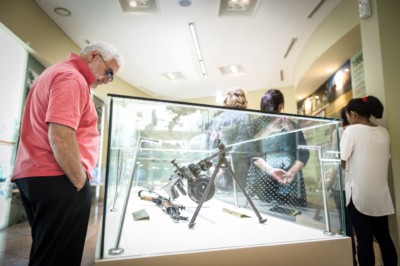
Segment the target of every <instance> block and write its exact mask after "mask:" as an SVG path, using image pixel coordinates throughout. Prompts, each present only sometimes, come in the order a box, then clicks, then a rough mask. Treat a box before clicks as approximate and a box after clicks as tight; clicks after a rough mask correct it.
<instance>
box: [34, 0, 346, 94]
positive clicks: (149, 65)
mask: <svg viewBox="0 0 400 266" xmlns="http://www.w3.org/2000/svg"><path fill="white" fill-rule="evenodd" d="M341 1H342V0H326V1H321V0H261V1H260V3H259V5H258V8H257V9H256V12H255V14H253V15H252V16H248V17H244V16H225V17H220V16H219V15H218V14H219V8H220V1H219V0H192V1H191V2H192V3H191V5H190V6H187V7H182V6H180V5H179V1H178V0H156V3H157V6H158V12H157V13H155V14H151V15H143V14H142V15H135V14H128V13H123V12H122V9H121V5H120V3H119V1H118V0H68V1H66V0H35V2H36V3H37V4H38V5H39V6H40V7H41V8H42V9H43V10H44V12H45V13H47V14H48V16H49V17H50V18H51V19H52V20H53V21H54V22H55V23H56V24H57V25H58V26H59V27H60V28H61V29H62V30H63V31H64V32H65V34H66V35H68V36H69V37H70V38H71V39H72V40H73V41H74V42H75V43H76V44H77V45H78V46H79V47H83V46H84V45H85V44H86V41H91V42H93V41H107V42H110V43H112V44H114V45H115V46H116V47H118V48H119V49H120V51H121V53H122V54H123V56H124V58H125V67H124V69H123V70H122V71H121V72H120V73H119V74H118V75H117V76H118V77H119V78H121V79H122V80H124V81H125V82H127V83H129V84H131V85H132V86H134V87H136V88H138V89H140V90H143V91H144V92H146V93H149V94H150V95H152V96H154V97H156V98H166V99H176V100H185V99H191V98H201V97H208V96H214V95H216V94H217V93H221V92H223V91H225V90H226V89H227V88H229V87H232V86H240V87H242V88H244V89H246V90H248V91H252V90H260V89H267V88H281V87H286V86H294V85H295V84H294V77H293V73H294V71H293V69H294V66H295V64H296V60H297V58H298V56H299V54H300V53H301V51H302V49H303V47H304V45H305V44H306V43H307V40H308V38H309V37H310V36H311V35H312V33H313V32H314V31H315V30H316V29H317V28H318V26H319V25H320V24H321V22H322V21H323V20H324V19H325V18H326V17H327V16H328V15H329V13H330V12H331V11H332V10H333V9H334V8H335V7H336V6H337V5H338V4H339V3H340V2H341ZM320 2H323V4H322V6H321V8H320V9H319V10H318V11H317V12H316V13H315V15H314V16H313V17H312V18H311V19H308V18H307V16H308V15H309V14H310V13H311V12H312V11H313V9H314V8H315V7H316V6H317V5H318V4H319V3H320ZM56 7H63V8H66V9H68V10H70V11H71V13H72V14H71V16H69V17H62V16H59V15H57V14H56V13H55V12H54V8H56ZM189 22H194V23H195V25H196V28H197V34H198V38H199V43H200V48H201V51H202V54H203V58H204V61H205V67H206V71H207V76H208V78H207V79H204V78H203V76H202V74H201V70H200V65H199V63H198V60H197V56H196V51H195V48H194V45H193V41H192V39H191V35H190V31H189V26H188V23H189ZM292 38H297V42H296V43H295V44H294V46H293V48H292V49H291V51H290V53H289V55H288V57H287V58H286V59H285V58H284V55H285V53H286V51H287V49H288V46H289V44H290V42H291V40H292ZM229 64H241V65H242V66H243V67H244V71H245V74H243V75H237V76H222V75H221V74H220V72H219V69H218V68H219V67H222V66H227V65H229ZM281 70H282V71H283V73H284V80H283V81H281V75H280V71H281ZM168 72H181V73H182V74H183V76H184V77H185V79H184V80H180V81H167V80H166V79H165V78H164V77H163V76H162V74H163V73H168ZM312 88H314V89H316V88H317V87H315V86H313V87H312ZM310 93H311V92H310Z"/></svg>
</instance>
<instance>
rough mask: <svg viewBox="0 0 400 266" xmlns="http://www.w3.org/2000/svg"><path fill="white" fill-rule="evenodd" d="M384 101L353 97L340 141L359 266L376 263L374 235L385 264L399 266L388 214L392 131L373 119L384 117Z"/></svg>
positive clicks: (389, 212)
mask: <svg viewBox="0 0 400 266" xmlns="http://www.w3.org/2000/svg"><path fill="white" fill-rule="evenodd" d="M382 114H383V105H382V103H381V102H380V101H379V100H378V99H377V98H376V97H374V96H368V97H364V98H356V99H352V100H350V102H349V103H348V104H347V106H346V116H347V119H348V121H349V123H350V126H348V127H347V128H346V130H345V131H344V132H343V136H342V139H341V141H340V151H341V160H342V167H343V168H344V169H345V174H346V180H345V187H346V206H347V208H348V210H349V213H350V216H351V220H352V223H353V227H354V231H355V233H356V236H357V243H358V246H357V256H358V262H359V265H360V266H364V265H375V256H374V249H373V238H374V237H375V238H376V240H377V241H378V243H379V247H380V250H381V254H382V259H383V263H384V265H385V266H388V265H395V266H397V253H396V249H395V246H394V244H393V241H392V239H391V237H390V232H389V223H388V215H390V214H394V207H393V202H392V199H391V196H390V191H389V185H388V180H387V179H388V168H389V159H390V150H389V143H390V138H389V133H388V131H387V130H386V129H385V128H383V127H381V126H377V125H374V124H372V123H371V121H370V117H371V116H373V117H375V118H382Z"/></svg>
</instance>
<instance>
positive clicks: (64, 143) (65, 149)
mask: <svg viewBox="0 0 400 266" xmlns="http://www.w3.org/2000/svg"><path fill="white" fill-rule="evenodd" d="M48 136H49V141H50V146H51V148H52V150H53V153H54V157H55V158H56V160H57V163H58V164H59V165H60V167H61V169H62V170H63V171H64V173H65V174H66V175H67V176H68V178H69V180H70V181H71V183H72V184H73V185H74V186H75V187H76V189H77V190H78V191H79V190H81V188H82V187H83V186H84V185H85V182H86V173H85V170H84V168H83V166H82V163H81V156H80V153H79V147H78V143H77V140H76V134H75V130H74V129H72V128H70V127H67V126H64V125H60V124H56V123H50V124H49V135H48Z"/></svg>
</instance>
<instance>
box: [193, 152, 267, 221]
mask: <svg viewBox="0 0 400 266" xmlns="http://www.w3.org/2000/svg"><path fill="white" fill-rule="evenodd" d="M222 164H224V165H225V166H226V167H228V170H229V173H230V174H231V176H232V178H233V179H234V182H236V184H237V185H238V186H239V188H240V190H241V191H242V193H243V194H244V196H245V197H246V199H247V201H248V202H249V204H250V206H251V208H252V209H253V211H254V213H255V214H256V215H257V218H258V221H259V222H260V223H265V222H266V221H267V219H263V218H262V217H261V215H260V213H259V212H258V210H257V208H256V206H255V205H254V203H253V201H252V200H251V198H250V196H249V195H248V194H247V192H246V190H245V189H244V188H243V186H242V185H241V184H240V182H239V181H238V180H237V178H236V175H235V173H234V172H233V170H232V167H231V165H230V163H229V162H228V161H227V160H226V157H225V156H220V158H219V160H218V163H217V166H216V167H215V169H214V172H213V174H212V176H211V180H210V183H209V184H208V185H207V188H206V190H205V192H204V195H203V197H202V198H201V201H200V202H199V204H198V205H197V208H196V211H195V212H194V214H193V216H192V219H191V220H190V222H189V228H193V227H194V225H195V220H196V218H197V215H198V214H199V212H200V209H201V207H202V206H203V203H204V201H205V199H206V198H207V196H208V193H209V192H210V189H211V186H212V185H213V184H214V180H215V177H216V176H217V173H218V170H219V169H220V168H221V165H222Z"/></svg>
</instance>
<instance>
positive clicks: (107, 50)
mask: <svg viewBox="0 0 400 266" xmlns="http://www.w3.org/2000/svg"><path fill="white" fill-rule="evenodd" d="M93 51H98V52H100V54H101V56H102V57H103V58H104V60H107V61H108V60H112V59H115V61H117V64H118V66H119V70H121V69H122V68H123V67H124V58H123V57H122V55H121V53H120V52H119V50H118V49H117V48H116V47H115V46H114V45H112V44H110V43H107V42H92V43H89V44H88V45H86V46H85V47H83V48H82V50H81V52H80V53H79V54H80V55H86V54H89V53H91V52H93Z"/></svg>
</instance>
